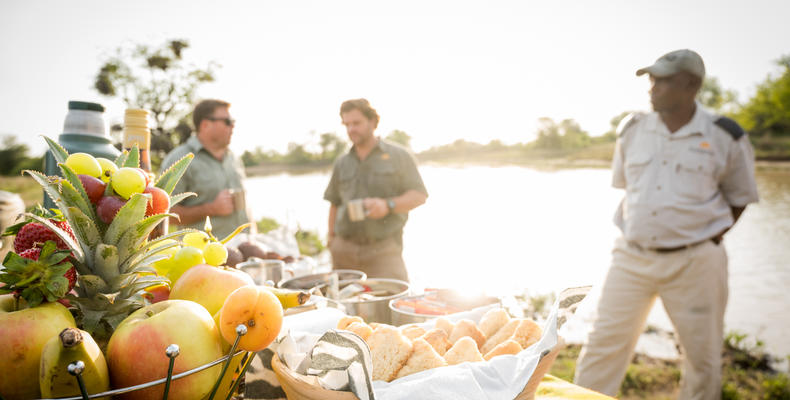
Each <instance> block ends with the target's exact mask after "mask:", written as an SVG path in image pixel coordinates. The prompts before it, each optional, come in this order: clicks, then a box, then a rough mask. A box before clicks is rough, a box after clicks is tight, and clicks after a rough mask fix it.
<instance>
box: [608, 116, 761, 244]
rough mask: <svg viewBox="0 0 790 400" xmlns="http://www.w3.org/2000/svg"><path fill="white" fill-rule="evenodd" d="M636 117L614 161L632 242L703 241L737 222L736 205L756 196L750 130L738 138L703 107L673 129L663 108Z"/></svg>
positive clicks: (619, 219) (622, 224) (621, 212)
mask: <svg viewBox="0 0 790 400" xmlns="http://www.w3.org/2000/svg"><path fill="white" fill-rule="evenodd" d="M633 118H634V120H635V121H633V122H631V123H630V124H628V123H624V125H627V126H626V128H625V129H624V131H623V132H622V133H621V134H620V136H619V138H618V139H617V143H616V146H615V154H614V159H613V161H612V170H613V174H614V176H613V180H612V185H613V186H614V187H616V188H621V189H625V190H626V193H625V198H624V199H623V200H622V202H621V203H620V206H619V208H618V210H617V213H616V215H615V224H617V226H618V227H619V228H620V229H621V230H622V232H623V235H624V237H625V239H626V240H627V241H629V242H632V243H636V244H637V245H639V246H641V247H643V248H648V249H652V248H670V247H678V246H684V245H689V244H694V243H698V242H702V241H705V240H707V239H710V238H712V237H714V236H716V235H717V234H719V233H720V232H721V231H723V230H724V229H725V228H727V227H729V226H731V225H732V224H733V218H732V213H731V211H730V207H744V206H746V205H747V204H749V203H752V202H756V201H757V185H756V183H755V178H754V154H753V150H752V147H751V144H750V143H749V138H748V137H747V136H746V135H745V134H744V135H743V136H741V137H740V138H738V139H735V138H734V137H733V136H732V135H730V134H729V133H728V132H727V131H725V130H724V129H722V128H721V127H719V126H718V125H716V124H715V121H716V120H717V118H718V116H715V115H712V114H711V113H709V112H708V111H707V110H705V109H704V108H703V107H702V106H701V105H700V104H697V109H696V112H695V114H694V117H693V118H692V119H691V121H689V123H688V124H686V125H685V126H683V127H681V128H680V129H679V130H678V131H676V132H674V133H670V132H669V130H668V129H667V127H666V126H665V125H664V123H663V121H661V118H660V117H659V115H658V113H655V112H653V113H649V114H635V115H633ZM620 129H623V128H622V127H621V128H620Z"/></svg>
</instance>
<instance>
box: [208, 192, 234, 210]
mask: <svg viewBox="0 0 790 400" xmlns="http://www.w3.org/2000/svg"><path fill="white" fill-rule="evenodd" d="M211 211H212V214H213V215H217V216H225V215H230V214H231V213H232V212H233V196H231V194H230V190H229V189H223V190H222V191H221V192H219V194H218V195H217V197H215V198H214V201H212V202H211Z"/></svg>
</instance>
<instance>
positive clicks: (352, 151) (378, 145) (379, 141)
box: [348, 136, 384, 159]
mask: <svg viewBox="0 0 790 400" xmlns="http://www.w3.org/2000/svg"><path fill="white" fill-rule="evenodd" d="M382 143H383V140H382V139H381V138H380V137H378V136H377V137H376V145H375V146H373V148H372V149H370V154H373V153H375V152H376V150H379V151H384V147H383V146H382ZM356 147H357V146H356V145H352V146H351V149H350V150H349V151H348V153H349V154H353V155H354V157H356V158H357V159H359V156H357V151H356ZM370 154H368V157H370Z"/></svg>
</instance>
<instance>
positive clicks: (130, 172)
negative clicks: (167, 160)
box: [97, 162, 145, 199]
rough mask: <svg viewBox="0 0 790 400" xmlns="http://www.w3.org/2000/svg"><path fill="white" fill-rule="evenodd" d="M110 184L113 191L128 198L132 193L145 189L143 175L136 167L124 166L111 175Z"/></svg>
mask: <svg viewBox="0 0 790 400" xmlns="http://www.w3.org/2000/svg"><path fill="white" fill-rule="evenodd" d="M97 163H98V162H97ZM110 184H112V189H113V190H115V193H118V195H120V196H121V197H123V198H124V199H128V198H129V197H131V196H132V195H133V194H135V193H142V192H143V190H145V177H144V176H143V174H141V173H140V171H138V170H137V169H136V168H129V167H124V168H121V169H119V170H118V172H116V173H114V174H113V175H112V178H111V179H110Z"/></svg>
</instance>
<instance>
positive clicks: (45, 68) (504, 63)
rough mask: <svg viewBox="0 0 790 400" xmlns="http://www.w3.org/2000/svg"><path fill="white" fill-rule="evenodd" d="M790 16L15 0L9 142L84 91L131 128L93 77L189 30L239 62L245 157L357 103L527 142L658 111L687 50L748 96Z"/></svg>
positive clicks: (231, 63)
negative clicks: (661, 63) (564, 123)
mask: <svg viewBox="0 0 790 400" xmlns="http://www.w3.org/2000/svg"><path fill="white" fill-rule="evenodd" d="M788 15H790V1H787V0H775V1H771V0H751V1H729V0H718V1H688V0H685V1H682V0H662V1H654V0H651V1H644V0H611V1H605V2H604V1H590V0H554V1H528V0H512V1H504V0H478V1H464V0H441V1H429V0H398V1H388V2H384V1H373V0H358V1H347V0H333V1H325V0H315V1H303V0H288V1H285V0H276V1H273V0H267V1H255V2H253V1H249V2H246V1H224V2H210V1H202V0H201V1H186V0H181V1H177V0H168V1H162V0H157V1H153V0H138V1H134V2H130V1H106V0H97V1H79V2H64V1H58V0H49V1H42V0H29V1H4V2H2V3H0V110H1V111H0V135H2V134H14V135H17V136H19V137H20V138H21V140H22V141H24V142H25V143H29V144H30V145H31V147H32V148H33V149H34V151H36V152H41V151H43V148H44V146H43V141H42V140H41V139H40V138H38V137H37V135H39V134H46V135H50V136H52V137H55V136H57V135H58V134H59V133H60V132H61V130H62V125H63V118H64V117H65V115H66V107H67V102H68V101H69V100H86V101H97V102H100V103H103V104H104V105H105V106H106V107H107V112H106V113H105V116H106V119H107V120H108V121H110V122H113V121H114V122H118V121H120V120H121V119H122V116H123V110H124V106H123V104H121V103H120V102H119V101H115V100H110V99H108V98H104V97H101V96H99V95H98V94H97V93H96V92H95V91H94V90H93V88H92V85H93V78H94V76H95V75H96V72H97V71H98V68H99V66H100V65H101V61H102V60H103V56H104V55H106V54H109V53H110V52H111V51H113V50H114V49H115V48H116V47H118V46H119V45H121V44H123V43H145V44H151V45H159V44H161V43H163V42H164V41H165V40H167V39H175V38H184V39H187V40H189V41H190V43H191V48H190V49H188V50H187V52H186V58H187V59H188V60H190V61H192V62H194V63H196V64H198V65H205V64H207V63H208V62H209V61H212V60H213V61H217V62H218V63H220V64H221V65H222V66H223V67H222V68H221V69H220V70H219V71H218V74H217V82H215V83H212V84H211V85H206V86H204V87H202V89H201V90H200V93H199V94H200V96H201V97H218V98H222V99H226V100H229V101H231V102H232V103H233V107H232V108H231V112H232V114H233V115H234V117H235V118H236V119H237V120H238V123H237V125H236V129H235V135H234V139H233V144H232V148H233V149H234V150H236V151H239V152H240V151H243V150H245V149H253V148H254V147H255V146H263V147H264V148H265V149H275V150H278V151H284V150H285V149H286V147H287V143H288V142H300V143H301V142H305V141H308V140H310V138H311V132H314V133H316V134H318V133H323V132H337V133H339V134H341V135H343V136H344V137H345V130H344V129H343V127H342V125H340V119H339V116H338V114H337V113H338V109H339V106H340V103H341V102H342V101H343V100H346V99H349V98H356V97H366V98H368V99H369V100H370V101H371V103H372V104H373V106H374V107H375V108H377V109H378V110H379V114H381V116H382V120H381V123H380V125H379V131H378V132H379V133H380V134H382V135H386V134H387V133H389V132H390V131H392V130H393V129H401V130H404V131H406V132H407V133H408V134H409V135H411V136H412V138H413V139H412V146H413V147H414V148H415V150H418V151H419V150H424V149H426V148H428V147H430V146H434V145H439V144H446V143H450V142H452V141H454V140H456V139H459V138H463V139H466V140H472V141H476V142H481V143H487V142H489V141H490V140H492V139H500V140H503V141H504V142H506V143H515V142H525V141H528V140H531V139H533V138H534V132H535V129H536V126H537V123H536V122H537V119H538V118H540V117H544V116H547V117H550V118H553V119H555V120H561V119H564V118H574V119H576V120H577V121H578V122H579V123H580V124H581V126H582V128H584V129H586V130H587V131H589V132H590V133H591V134H593V135H597V134H601V133H603V132H605V131H606V130H607V129H608V128H609V121H610V119H611V118H612V117H613V116H615V115H617V114H619V113H620V112H621V111H624V110H633V109H647V108H648V107H649V103H648V101H647V93H646V91H647V79H646V78H644V77H642V78H637V77H636V76H635V75H634V71H635V70H636V69H638V68H639V67H643V66H646V65H649V64H652V62H653V61H654V60H655V59H656V58H658V57H659V56H660V55H661V54H663V53H666V52H667V51H670V50H674V49H677V48H691V49H694V50H696V51H698V52H699V53H700V54H701V55H702V57H703V58H704V60H705V63H706V66H707V69H708V73H709V75H713V76H716V77H718V78H719V80H720V82H721V83H722V85H723V86H724V87H726V88H731V89H735V90H736V91H737V92H738V93H739V95H740V99H741V100H745V99H746V98H747V96H748V95H750V94H752V93H753V92H754V88H755V85H756V84H757V83H759V82H761V81H762V80H763V79H764V78H765V77H766V76H767V75H768V74H769V73H776V72H777V71H778V69H777V67H776V65H775V64H774V60H776V59H778V58H779V57H780V56H781V55H783V54H789V53H790V41H789V40H788V38H790V24H788V23H787V16H788Z"/></svg>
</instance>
